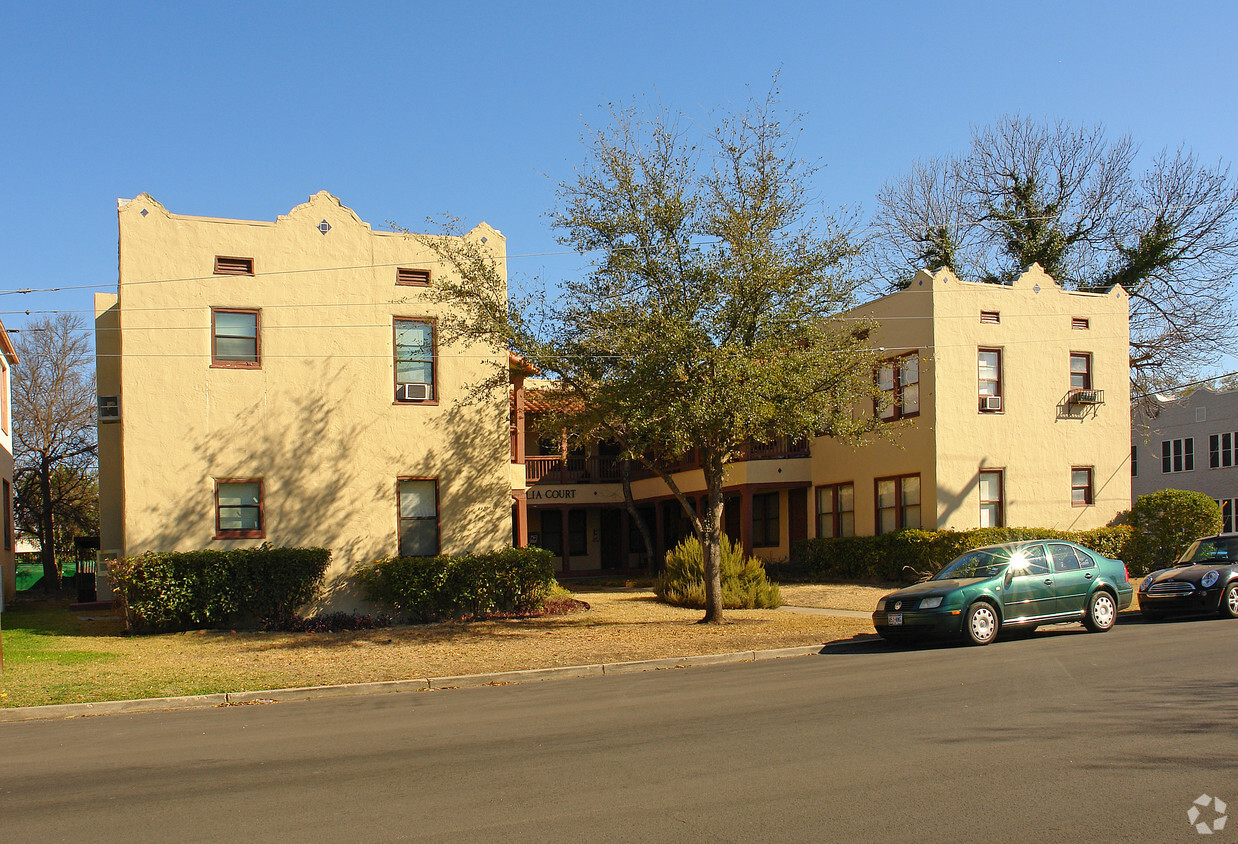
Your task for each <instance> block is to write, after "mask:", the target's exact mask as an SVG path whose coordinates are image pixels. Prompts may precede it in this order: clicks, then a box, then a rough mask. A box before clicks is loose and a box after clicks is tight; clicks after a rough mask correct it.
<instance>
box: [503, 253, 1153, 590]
mask: <svg viewBox="0 0 1238 844" xmlns="http://www.w3.org/2000/svg"><path fill="white" fill-rule="evenodd" d="M850 315H851V316H853V317H856V318H863V317H871V318H874V319H876V320H877V321H878V322H879V323H880V326H881V327H880V329H879V331H877V332H876V333H875V334H874V335H873V337H872V342H873V343H874V344H875V345H877V346H878V347H879V348H881V349H882V350H883V351H884V353H885V358H886V362H885V364H884V365H883V366H882V367H881V369H880V371H879V372H878V373H877V378H878V383H879V386H880V387H881V389H882V390H883V391H884V392H885V394H886V396H887V399H888V400H887V402H886V403H885V406H884V409H881V410H876V409H874V408H872V407H868V408H857V412H867V413H873V412H878V413H879V414H880V415H881V416H882V418H883V419H884V420H885V421H886V422H888V423H889V424H891V425H897V426H898V430H897V437H896V439H895V440H894V441H890V440H888V439H883V438H879V437H873V438H871V439H870V440H869V441H868V442H866V443H865V444H863V445H861V446H859V447H858V448H857V447H855V446H852V445H847V444H843V443H840V442H837V441H834V440H832V439H830V438H827V437H817V438H815V439H812V440H811V441H805V442H798V443H797V442H788V441H785V440H783V441H779V442H775V443H770V444H753V445H751V446H750V447H749V449H748V452H747V455H746V458H745V459H743V460H740V461H737V462H735V463H733V464H732V465H730V466H729V467H728V472H727V508H726V515H725V518H726V528H727V533H728V534H729V535H730V536H731V537H732V538H733V539H735V540H736V541H739V542H742V544H743V545H744V547H745V548H746V549H747V550H748V551H749V552H750V553H755V554H757V555H758V556H761V557H763V558H766V559H770V560H778V559H785V558H787V557H788V556H789V554H790V549H791V546H792V544H793V543H794V542H795V541H797V540H799V539H804V538H810V537H828V536H846V535H872V534H878V533H884V532H887V531H893V530H898V529H901V528H910V527H916V528H925V529H941V528H951V529H959V530H963V529H968V528H975V527H981V526H996V525H1009V526H1037V527H1050V528H1059V529H1071V530H1077V529H1087V528H1093V527H1099V526H1101V525H1105V524H1107V523H1108V522H1109V521H1110V520H1111V519H1112V518H1113V517H1114V516H1115V515H1116V514H1117V513H1119V512H1120V511H1122V510H1125V509H1127V508H1128V507H1129V506H1130V491H1131V487H1130V481H1131V477H1130V467H1129V466H1128V465H1127V462H1128V460H1129V457H1130V453H1129V448H1128V445H1127V436H1128V431H1129V425H1130V411H1129V407H1130V387H1129V373H1128V368H1127V367H1128V330H1129V327H1128V301H1127V296H1126V294H1125V292H1124V291H1122V290H1121V289H1120V288H1119V289H1115V290H1113V291H1111V292H1109V293H1105V294H1095V293H1078V292H1072V291H1066V290H1063V289H1062V288H1061V287H1060V286H1059V285H1058V284H1057V283H1056V282H1055V281H1054V280H1053V279H1052V278H1050V277H1049V276H1048V275H1046V274H1045V273H1044V272H1043V271H1042V270H1041V269H1040V268H1039V267H1038V266H1033V267H1031V268H1030V269H1029V270H1028V271H1027V272H1026V273H1024V274H1023V275H1022V276H1021V277H1020V278H1018V279H1016V280H1015V281H1014V282H1013V283H1012V284H1010V285H993V284H980V283H970V282H965V281H961V280H959V279H958V278H957V277H956V276H955V275H954V274H952V273H951V272H950V271H948V270H942V271H940V272H938V273H936V274H929V273H927V272H921V273H920V274H918V275H917V276H916V277H915V279H914V280H913V281H912V283H911V285H910V287H909V288H908V289H906V290H902V291H899V292H897V293H893V294H890V295H888V296H885V297H883V298H881V299H878V300H875V301H873V302H870V303H868V304H865V305H863V306H861V307H859V308H856V309H855V310H854V311H852V312H851V314H850ZM541 401H545V397H544V396H541V395H539V393H538V392H537V391H535V390H534V391H529V390H523V389H521V388H518V389H517V390H515V392H514V398H513V406H512V414H513V420H514V422H513V431H514V432H515V431H517V430H519V429H522V428H523V427H524V426H523V425H522V424H521V423H520V420H521V418H522V417H524V416H527V415H528V414H532V413H536V412H537V408H538V404H539V402H541ZM513 459H515V460H516V462H517V463H518V464H522V465H523V466H524V470H525V472H524V474H525V477H526V489H525V490H523V491H519V492H518V493H517V494H518V497H519V498H520V501H519V506H518V515H517V519H516V523H517V531H518V533H522V535H524V536H526V537H527V539H528V541H530V542H531V543H535V544H540V545H542V546H543V547H546V548H549V549H551V550H553V551H555V553H556V554H557V555H558V561H559V562H558V565H559V568H560V571H562V572H564V573H568V574H570V573H581V574H591V573H597V572H599V571H607V570H620V571H622V570H624V569H636V568H639V567H641V566H643V565H645V563H646V562H647V561H646V559H645V557H644V556H643V555H642V553H641V551H642V549H643V547H644V546H643V542H642V540H641V538H640V535H639V533H638V532H637V530H636V529H635V527H634V521H635V520H633V519H631V518H630V517H629V515H628V513H627V510H626V508H625V507H624V505H623V495H622V489H621V486H620V484H619V482H618V481H619V477H618V464H617V463H616V461H615V457H614V456H613V453H612V454H610V455H608V454H607V453H606V452H605V449H601V450H597V451H594V452H592V453H589V454H571V455H567V456H566V458H565V457H563V456H562V455H560V454H559V453H557V444H556V443H554V442H550V443H538V442H537V441H536V440H535V439H533V438H527V440H526V439H522V440H521V441H520V442H518V443H517V442H516V434H515V433H513ZM686 462H687V463H689V464H690V460H689V461H686ZM675 480H676V484H677V485H678V486H679V487H680V489H681V490H683V491H684V492H685V493H687V494H688V495H689V497H692V498H694V499H696V500H697V501H698V506H699V500H700V498H701V497H703V493H704V483H703V477H702V475H701V473H700V472H699V470H695V469H693V468H692V467H691V465H687V466H685V467H683V469H682V470H681V471H679V472H677V473H676V475H675ZM632 492H633V497H634V498H635V500H636V502H637V503H638V505H639V511H640V512H641V514H642V518H643V520H644V521H645V522H646V524H647V525H649V527H650V530H651V532H652V533H653V534H654V535H655V536H656V543H655V544H656V548H655V556H660V555H661V554H662V553H664V552H665V550H666V549H667V548H669V547H672V546H673V545H674V544H675V542H676V541H677V540H678V539H679V538H680V537H682V536H684V535H686V533H687V524H686V521H685V519H684V518H683V515H682V512H681V507H680V505H679V503H678V502H677V501H676V500H674V499H673V498H672V497H671V494H670V490H669V489H668V488H667V486H666V484H665V483H664V482H663V481H661V480H660V479H659V478H656V477H650V476H647V475H646V476H644V477H641V476H639V473H638V474H637V475H636V476H634V480H633V483H632Z"/></svg>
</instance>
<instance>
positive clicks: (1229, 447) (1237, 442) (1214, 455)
mask: <svg viewBox="0 0 1238 844" xmlns="http://www.w3.org/2000/svg"><path fill="white" fill-rule="evenodd" d="M5 430H7V429H5ZM1230 466H1238V431H1235V432H1233V433H1232V434H1231V433H1225V434H1212V435H1211V436H1210V437H1208V468H1210V469H1228V468H1229V467H1230Z"/></svg>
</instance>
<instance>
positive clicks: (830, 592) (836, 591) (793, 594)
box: [779, 583, 898, 612]
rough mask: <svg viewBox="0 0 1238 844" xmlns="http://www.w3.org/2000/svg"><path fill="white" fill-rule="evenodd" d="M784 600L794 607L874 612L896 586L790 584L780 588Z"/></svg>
mask: <svg viewBox="0 0 1238 844" xmlns="http://www.w3.org/2000/svg"><path fill="white" fill-rule="evenodd" d="M779 588H780V589H781V590H782V600H783V601H785V602H786V603H787V605H788V606H792V607H817V608H820V609H827V610H854V611H857V612H872V611H873V610H875V609H877V600H878V599H879V598H881V597H882V596H884V595H889V594H890V593H891V592H893V591H894V590H895V589H897V588H898V587H896V586H855V585H852V584H847V583H826V584H815V583H814V584H806V585H795V584H788V585H784V586H781V587H779Z"/></svg>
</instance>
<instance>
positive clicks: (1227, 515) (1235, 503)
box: [5, 497, 1238, 533]
mask: <svg viewBox="0 0 1238 844" xmlns="http://www.w3.org/2000/svg"><path fill="white" fill-rule="evenodd" d="M5 500H6V501H7V500H8V498H7V497H6V498H5ZM1217 504H1219V505H1220V506H1221V533H1236V532H1238V520H1235V518H1234V515H1235V514H1238V498H1225V499H1222V500H1220V501H1218V502H1217Z"/></svg>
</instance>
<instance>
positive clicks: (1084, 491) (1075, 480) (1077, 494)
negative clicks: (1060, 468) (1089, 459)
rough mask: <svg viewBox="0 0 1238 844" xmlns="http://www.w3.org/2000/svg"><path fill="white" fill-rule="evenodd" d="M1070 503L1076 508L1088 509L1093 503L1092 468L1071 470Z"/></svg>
mask: <svg viewBox="0 0 1238 844" xmlns="http://www.w3.org/2000/svg"><path fill="white" fill-rule="evenodd" d="M1070 503H1071V505H1072V506H1074V507H1087V506H1088V505H1089V504H1091V503H1092V469H1091V467H1090V466H1075V467H1073V468H1072V469H1071V470H1070Z"/></svg>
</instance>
